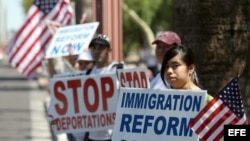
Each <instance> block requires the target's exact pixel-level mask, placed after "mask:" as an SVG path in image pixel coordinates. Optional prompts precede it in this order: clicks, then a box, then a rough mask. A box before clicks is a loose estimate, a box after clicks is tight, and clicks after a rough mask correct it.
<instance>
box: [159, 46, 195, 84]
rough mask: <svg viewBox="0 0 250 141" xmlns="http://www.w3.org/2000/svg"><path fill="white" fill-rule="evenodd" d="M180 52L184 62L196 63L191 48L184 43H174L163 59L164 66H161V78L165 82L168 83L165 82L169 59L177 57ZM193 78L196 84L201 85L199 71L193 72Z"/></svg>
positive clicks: (188, 63)
mask: <svg viewBox="0 0 250 141" xmlns="http://www.w3.org/2000/svg"><path fill="white" fill-rule="evenodd" d="M178 54H180V55H181V59H182V60H183V62H185V63H186V65H187V66H190V65H192V64H195V57H194V53H193V51H192V49H191V48H188V47H186V46H184V45H176V44H175V45H174V46H173V47H171V48H170V49H169V50H168V51H167V52H166V53H165V55H164V57H163V61H162V67H161V79H162V81H163V82H164V84H165V85H166V82H165V77H164V74H165V70H166V68H167V67H166V66H167V65H168V61H169V60H170V59H171V58H173V57H175V56H176V55H178ZM192 80H193V82H194V83H195V84H196V85H199V80H198V77H197V73H196V71H194V72H193V73H192Z"/></svg>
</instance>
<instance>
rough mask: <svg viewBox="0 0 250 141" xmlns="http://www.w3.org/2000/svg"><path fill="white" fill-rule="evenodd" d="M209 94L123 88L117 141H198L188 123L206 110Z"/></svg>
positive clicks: (204, 92) (116, 121)
mask: <svg viewBox="0 0 250 141" xmlns="http://www.w3.org/2000/svg"><path fill="white" fill-rule="evenodd" d="M206 93H207V92H206V91H204V90H201V91H188V90H172V89H168V90H153V89H136V88H121V89H120V92H119V100H118V107H117V110H116V119H115V125H114V130H113V136H112V140H115V141H154V140H156V141H163V140H170V141H181V140H183V141H198V140H199V139H198V136H197V135H195V134H194V133H193V132H192V130H191V129H190V128H189V127H188V123H189V122H190V121H191V120H192V118H194V117H195V115H196V114H197V113H198V112H199V111H200V110H201V109H202V108H203V107H204V104H205V95H206Z"/></svg>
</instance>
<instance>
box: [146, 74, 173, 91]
mask: <svg viewBox="0 0 250 141" xmlns="http://www.w3.org/2000/svg"><path fill="white" fill-rule="evenodd" d="M150 88H151V89H159V90H164V89H166V88H167V89H170V88H171V87H170V85H169V84H168V83H167V82H166V85H165V84H164V83H163V81H162V79H161V74H160V73H158V74H157V75H156V76H155V77H154V78H153V79H152V81H151V82H150Z"/></svg>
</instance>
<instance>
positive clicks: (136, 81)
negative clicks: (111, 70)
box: [117, 68, 150, 88]
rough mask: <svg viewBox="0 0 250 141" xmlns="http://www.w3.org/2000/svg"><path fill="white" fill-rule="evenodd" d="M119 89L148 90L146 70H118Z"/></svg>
mask: <svg viewBox="0 0 250 141" xmlns="http://www.w3.org/2000/svg"><path fill="white" fill-rule="evenodd" d="M117 71H118V77H119V81H120V87H129V88H149V87H150V85H149V77H148V75H147V69H146V68H132V69H118V70H117Z"/></svg>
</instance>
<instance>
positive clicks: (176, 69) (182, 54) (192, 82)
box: [160, 45, 212, 103]
mask: <svg viewBox="0 0 250 141" xmlns="http://www.w3.org/2000/svg"><path fill="white" fill-rule="evenodd" d="M160 74H161V79H162V81H163V82H164V83H165V84H166V83H168V84H170V86H171V88H173V89H186V90H201V87H200V86H199V82H197V80H196V78H197V75H196V72H195V57H194V54H193V52H192V50H191V49H190V48H188V47H185V46H183V45H175V46H173V47H172V48H170V49H169V50H168V51H167V52H166V54H165V55H164V58H163V62H162V67H161V72H160ZM206 100H207V103H208V101H210V100H212V96H210V95H209V94H207V97H206Z"/></svg>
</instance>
